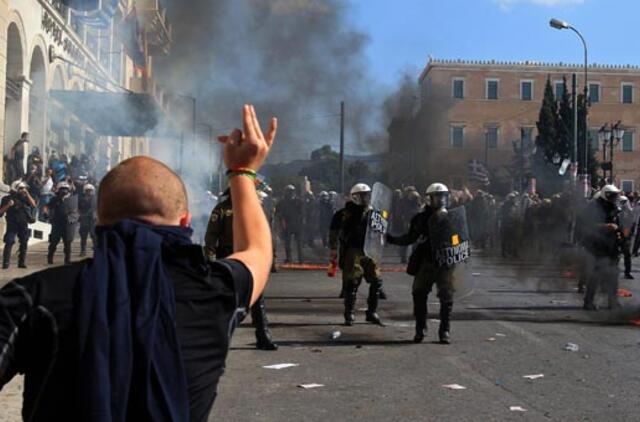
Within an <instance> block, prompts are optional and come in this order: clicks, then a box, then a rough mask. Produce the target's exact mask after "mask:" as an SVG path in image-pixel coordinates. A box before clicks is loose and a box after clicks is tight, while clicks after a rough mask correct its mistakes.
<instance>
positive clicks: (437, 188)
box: [427, 183, 449, 195]
mask: <svg viewBox="0 0 640 422" xmlns="http://www.w3.org/2000/svg"><path fill="white" fill-rule="evenodd" d="M441 192H446V193H449V188H448V187H447V185H445V184H444V183H432V184H430V185H429V187H428V188H427V195H431V194H434V193H441Z"/></svg>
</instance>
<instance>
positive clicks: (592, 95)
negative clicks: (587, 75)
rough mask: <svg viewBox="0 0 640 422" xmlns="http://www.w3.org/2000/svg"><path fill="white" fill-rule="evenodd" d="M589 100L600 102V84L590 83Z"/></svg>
mask: <svg viewBox="0 0 640 422" xmlns="http://www.w3.org/2000/svg"><path fill="white" fill-rule="evenodd" d="M589 102H590V103H599V102H600V84H595V83H591V84H589Z"/></svg>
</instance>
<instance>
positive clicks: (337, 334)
mask: <svg viewBox="0 0 640 422" xmlns="http://www.w3.org/2000/svg"><path fill="white" fill-rule="evenodd" d="M341 335H342V333H341V332H340V331H333V332H332V333H331V335H330V336H329V338H330V339H331V340H335V339H337V338H338V337H340V336H341Z"/></svg>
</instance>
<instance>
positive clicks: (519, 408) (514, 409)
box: [509, 406, 527, 412]
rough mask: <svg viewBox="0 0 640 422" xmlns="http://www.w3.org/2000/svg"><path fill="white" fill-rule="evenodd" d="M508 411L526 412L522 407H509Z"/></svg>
mask: <svg viewBox="0 0 640 422" xmlns="http://www.w3.org/2000/svg"><path fill="white" fill-rule="evenodd" d="M509 410H511V411H512V412H526V411H527V409H525V408H524V407H522V406H509Z"/></svg>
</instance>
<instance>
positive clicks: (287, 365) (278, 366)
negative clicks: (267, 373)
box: [263, 363, 300, 369]
mask: <svg viewBox="0 0 640 422" xmlns="http://www.w3.org/2000/svg"><path fill="white" fill-rule="evenodd" d="M293 366H300V364H298V363H276V364H275V365H266V366H263V368H265V369H285V368H291V367H293Z"/></svg>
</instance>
